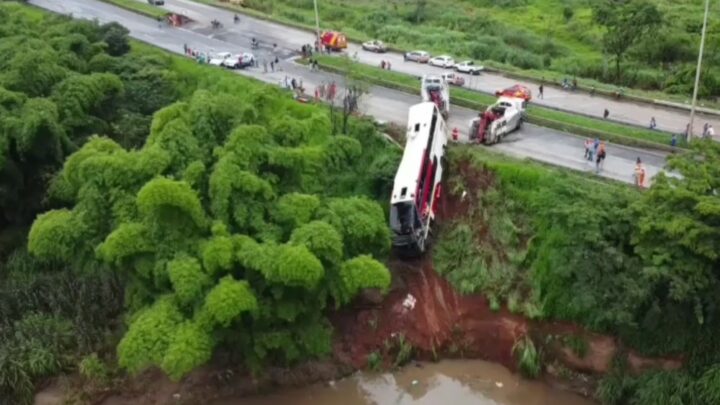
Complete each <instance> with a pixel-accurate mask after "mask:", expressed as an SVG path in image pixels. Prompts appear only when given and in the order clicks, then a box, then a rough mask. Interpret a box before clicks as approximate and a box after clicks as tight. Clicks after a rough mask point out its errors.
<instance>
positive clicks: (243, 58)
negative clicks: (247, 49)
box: [222, 53, 255, 69]
mask: <svg viewBox="0 0 720 405" xmlns="http://www.w3.org/2000/svg"><path fill="white" fill-rule="evenodd" d="M254 64H255V55H253V54H251V53H241V54H239V55H233V56H231V57H229V58H227V59H225V60H224V61H223V62H222V66H225V67H226V68H228V69H244V68H246V67H248V66H253V65H254Z"/></svg>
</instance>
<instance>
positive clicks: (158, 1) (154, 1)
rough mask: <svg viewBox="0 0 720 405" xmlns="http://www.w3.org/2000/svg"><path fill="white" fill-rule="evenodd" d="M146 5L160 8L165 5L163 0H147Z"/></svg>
mask: <svg viewBox="0 0 720 405" xmlns="http://www.w3.org/2000/svg"><path fill="white" fill-rule="evenodd" d="M147 2H148V4H150V5H153V6H162V5H165V0H147Z"/></svg>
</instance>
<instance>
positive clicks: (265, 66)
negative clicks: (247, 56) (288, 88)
mask: <svg viewBox="0 0 720 405" xmlns="http://www.w3.org/2000/svg"><path fill="white" fill-rule="evenodd" d="M263 72H265V73H267V61H266V60H265V59H263Z"/></svg>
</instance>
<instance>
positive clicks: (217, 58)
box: [208, 52, 232, 66]
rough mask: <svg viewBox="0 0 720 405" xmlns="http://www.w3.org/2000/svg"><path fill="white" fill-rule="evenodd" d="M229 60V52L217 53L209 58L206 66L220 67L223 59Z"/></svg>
mask: <svg viewBox="0 0 720 405" xmlns="http://www.w3.org/2000/svg"><path fill="white" fill-rule="evenodd" d="M229 58H232V54H231V53H230V52H218V53H217V54H215V55H214V56H213V57H211V58H210V60H209V61H208V64H209V65H213V66H222V65H223V62H225V59H229Z"/></svg>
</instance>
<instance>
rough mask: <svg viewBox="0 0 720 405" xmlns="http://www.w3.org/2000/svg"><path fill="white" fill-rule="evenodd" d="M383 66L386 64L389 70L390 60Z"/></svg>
mask: <svg viewBox="0 0 720 405" xmlns="http://www.w3.org/2000/svg"><path fill="white" fill-rule="evenodd" d="M385 66H387V70H390V61H387V64H386V65H385Z"/></svg>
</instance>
